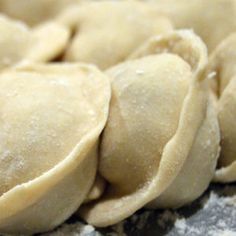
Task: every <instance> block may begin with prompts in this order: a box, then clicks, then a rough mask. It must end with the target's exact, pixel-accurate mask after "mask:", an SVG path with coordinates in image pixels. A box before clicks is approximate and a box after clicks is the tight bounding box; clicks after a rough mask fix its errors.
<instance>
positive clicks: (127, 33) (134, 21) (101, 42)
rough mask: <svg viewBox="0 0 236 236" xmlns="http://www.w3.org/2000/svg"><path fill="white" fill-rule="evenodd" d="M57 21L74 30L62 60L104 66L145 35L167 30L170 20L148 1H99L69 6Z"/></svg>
mask: <svg viewBox="0 0 236 236" xmlns="http://www.w3.org/2000/svg"><path fill="white" fill-rule="evenodd" d="M58 21H60V22H62V23H64V24H65V25H68V26H70V27H71V29H73V31H75V36H74V38H73V39H72V42H71V45H70V46H69V48H68V50H67V52H66V55H65V60H66V61H82V62H88V63H93V64H96V65H98V66H99V67H100V68H102V69H105V68H108V67H110V66H112V65H114V64H117V63H118V62H121V61H123V60H125V59H126V57H127V56H128V55H129V54H130V53H131V52H132V51H133V50H134V49H136V48H137V47H138V46H139V45H140V44H141V43H143V42H144V41H145V40H146V39H147V38H149V37H150V36H153V35H155V34H161V33H164V32H167V31H169V30H171V28H172V27H171V23H170V21H169V20H168V19H167V18H166V17H164V16H162V15H161V14H159V13H158V12H157V11H156V10H154V9H153V5H152V4H148V3H140V2H135V1H114V2H112V1H99V2H91V3H86V4H82V6H81V5H80V6H79V7H78V8H74V7H73V8H71V9H70V10H68V11H67V12H66V13H65V14H64V15H63V16H61V17H60V18H59V19H58Z"/></svg>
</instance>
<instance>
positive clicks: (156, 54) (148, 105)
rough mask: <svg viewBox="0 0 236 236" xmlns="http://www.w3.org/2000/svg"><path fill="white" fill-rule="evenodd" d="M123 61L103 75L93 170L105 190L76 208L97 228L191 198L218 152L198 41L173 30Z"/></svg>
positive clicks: (202, 48) (198, 191) (206, 178)
mask: <svg viewBox="0 0 236 236" xmlns="http://www.w3.org/2000/svg"><path fill="white" fill-rule="evenodd" d="M151 49H152V50H151ZM149 54H153V55H149ZM139 57H142V58H139ZM130 58H132V59H133V60H131V61H127V62H125V63H123V64H119V65H117V66H115V67H113V68H110V69H109V70H108V71H107V74H108V75H109V76H110V77H111V78H112V80H111V82H112V99H111V104H110V113H109V118H108V122H107V125H106V127H105V130H104V133H103V136H102V141H101V142H102V143H101V157H100V162H99V172H100V174H101V176H102V177H104V178H105V180H107V182H108V187H107V189H106V191H105V193H104V195H103V197H102V198H101V199H99V200H97V201H94V202H92V203H89V204H87V205H85V206H82V208H80V214H81V216H82V217H83V218H84V219H85V220H86V221H87V222H89V223H90V224H92V225H95V226H99V227H104V226H108V225H112V224H115V223H117V222H119V221H121V220H123V219H125V218H126V217H128V216H130V215H132V214H133V213H134V212H135V211H136V210H138V209H140V208H141V207H143V206H145V205H146V204H148V203H149V205H148V207H154V208H156V207H179V206H182V205H183V204H186V203H189V202H191V201H193V200H194V199H196V198H197V197H199V196H200V195H201V194H202V193H203V192H204V190H205V189H206V188H207V187H208V185H209V182H210V181H211V179H212V177H213V175H214V171H215V166H216V161H217V157H218V152H219V127H218V123H217V117H216V113H215V106H214V100H213V99H212V97H211V96H210V93H209V87H208V86H207V81H206V80H205V79H204V78H205V74H204V68H205V66H206V64H207V52H206V47H205V45H204V44H203V42H202V41H201V40H200V39H199V38H198V37H197V36H196V35H194V34H193V33H192V32H191V31H180V32H175V33H171V34H168V35H166V36H160V37H155V38H153V39H150V40H149V41H148V42H147V43H145V44H144V45H143V46H142V47H141V48H140V49H138V50H137V52H135V53H134V54H133V55H132V56H131V57H130ZM135 58H137V59H135ZM127 178H128V181H127ZM150 202H151V203H150Z"/></svg>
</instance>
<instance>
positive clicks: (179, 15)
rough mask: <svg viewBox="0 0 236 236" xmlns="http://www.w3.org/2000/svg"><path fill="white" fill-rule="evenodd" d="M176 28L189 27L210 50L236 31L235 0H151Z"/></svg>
mask: <svg viewBox="0 0 236 236" xmlns="http://www.w3.org/2000/svg"><path fill="white" fill-rule="evenodd" d="M153 2H155V3H156V4H157V7H158V10H160V11H161V12H163V13H165V14H167V15H168V16H169V17H170V19H171V20H172V22H173V25H174V26H175V27H177V28H180V29H182V28H190V29H194V31H195V32H196V33H197V34H198V35H199V36H201V37H202V39H203V41H204V42H205V43H206V45H207V47H208V49H209V51H212V50H213V49H214V48H215V47H216V46H217V45H218V44H219V43H220V42H221V41H222V40H223V39H224V38H225V37H227V36H228V35H229V34H230V33H232V32H233V31H236V21H235V18H236V0H177V1H176V0H153Z"/></svg>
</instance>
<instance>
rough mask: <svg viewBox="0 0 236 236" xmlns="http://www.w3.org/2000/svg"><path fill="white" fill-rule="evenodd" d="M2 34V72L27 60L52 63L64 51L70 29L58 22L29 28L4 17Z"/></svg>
mask: <svg viewBox="0 0 236 236" xmlns="http://www.w3.org/2000/svg"><path fill="white" fill-rule="evenodd" d="M0 32H1V34H0V69H3V68H5V67H9V66H12V65H14V64H17V63H22V62H24V61H31V62H32V61H33V62H46V61H49V60H51V59H53V58H55V57H56V56H58V55H59V54H60V53H61V52H62V51H63V50H64V48H65V46H66V44H67V42H68V40H69V36H70V33H69V31H68V29H67V28H65V27H64V26H62V25H59V24H57V23H53V22H50V23H46V24H43V25H40V26H38V27H36V28H32V29H30V28H28V27H27V26H26V25H25V24H24V23H22V22H20V21H14V20H11V19H10V18H8V17H5V16H3V15H0Z"/></svg>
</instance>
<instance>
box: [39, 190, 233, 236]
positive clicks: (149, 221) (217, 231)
mask: <svg viewBox="0 0 236 236" xmlns="http://www.w3.org/2000/svg"><path fill="white" fill-rule="evenodd" d="M226 188H227V187H226ZM226 188H224V189H226ZM218 192H219V191H218ZM235 192H236V188H235V186H233V191H232V188H231V189H229V191H228V194H227V193H225V191H222V192H220V193H216V192H214V191H212V192H211V193H210V194H209V193H208V194H205V195H204V196H203V197H202V198H201V199H200V200H198V201H197V202H196V204H194V205H191V206H186V207H184V208H181V209H179V210H156V211H150V210H147V211H146V210H142V211H139V212H138V213H136V214H134V215H132V216H131V217H130V218H129V219H127V220H125V221H122V222H120V223H119V224H116V225H114V226H112V227H110V228H108V229H105V230H99V229H95V228H94V227H92V226H91V225H85V224H84V223H81V222H77V223H75V224H66V223H65V224H64V225H62V226H61V227H59V228H58V229H57V230H55V231H54V232H51V233H47V234H43V235H42V236H102V235H105V236H136V235H150V236H151V235H155V236H202V235H204V236H236V195H235ZM225 194H226V195H227V196H224V195H225Z"/></svg>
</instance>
